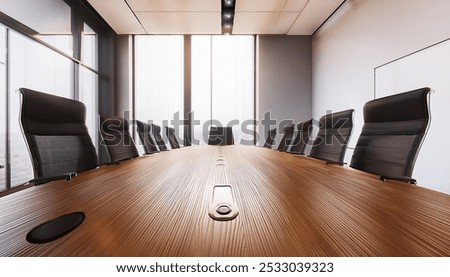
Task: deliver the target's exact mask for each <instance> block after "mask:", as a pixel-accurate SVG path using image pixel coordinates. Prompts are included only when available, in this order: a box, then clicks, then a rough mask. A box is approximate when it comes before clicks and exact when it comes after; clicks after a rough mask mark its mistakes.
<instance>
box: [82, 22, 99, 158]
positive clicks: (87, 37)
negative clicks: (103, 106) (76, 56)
mask: <svg viewBox="0 0 450 277" xmlns="http://www.w3.org/2000/svg"><path fill="white" fill-rule="evenodd" d="M97 37H98V36H97V33H96V32H95V31H94V30H93V28H91V27H90V26H89V25H88V24H86V23H84V24H83V33H82V37H81V62H82V65H79V92H78V100H79V101H81V102H83V103H84V104H85V105H86V125H87V127H88V130H89V134H90V135H91V138H92V139H93V143H94V145H95V146H96V147H97V149H98V142H97V140H96V139H95V138H97V137H98V128H97V114H98V109H97V106H98V105H97V103H98V100H97V98H98V96H97V95H98V73H97V72H96V71H94V70H97V69H98V61H97V59H98V55H97V53H98V50H97V49H98V41H97ZM84 65H86V66H88V67H89V68H87V67H85V66H84ZM92 69H94V70H92Z"/></svg>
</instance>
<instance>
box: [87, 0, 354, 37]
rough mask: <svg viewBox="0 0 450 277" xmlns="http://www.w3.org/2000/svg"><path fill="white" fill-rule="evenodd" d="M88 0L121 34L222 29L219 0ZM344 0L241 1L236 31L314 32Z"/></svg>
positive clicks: (200, 31)
mask: <svg viewBox="0 0 450 277" xmlns="http://www.w3.org/2000/svg"><path fill="white" fill-rule="evenodd" d="M88 1H89V3H90V4H91V5H92V6H93V7H94V8H95V9H96V10H97V11H98V12H99V14H100V15H101V16H102V17H103V18H104V19H105V20H106V21H107V22H108V23H109V25H111V27H112V28H113V29H114V31H116V32H117V33H118V34H145V33H147V34H221V32H222V27H221V21H222V20H221V1H220V0H88ZM344 1H345V0H237V1H236V13H235V18H234V26H233V34H288V35H311V34H312V33H313V32H314V31H315V30H316V29H317V28H318V27H319V26H320V25H321V24H322V23H323V22H324V21H325V20H326V19H327V18H328V16H330V14H331V13H332V12H333V11H334V10H335V9H336V8H337V7H338V6H339V5H340V4H341V3H342V2H344ZM141 24H142V25H141Z"/></svg>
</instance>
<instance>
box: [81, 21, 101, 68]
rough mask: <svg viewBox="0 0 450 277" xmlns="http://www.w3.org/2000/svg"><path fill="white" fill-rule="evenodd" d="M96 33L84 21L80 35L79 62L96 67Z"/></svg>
mask: <svg viewBox="0 0 450 277" xmlns="http://www.w3.org/2000/svg"><path fill="white" fill-rule="evenodd" d="M96 54H97V33H96V32H95V31H94V30H93V29H92V28H91V27H90V26H89V25H87V24H86V23H84V24H83V34H82V37H81V62H82V63H83V64H85V65H87V66H89V67H91V68H93V69H97V55H96Z"/></svg>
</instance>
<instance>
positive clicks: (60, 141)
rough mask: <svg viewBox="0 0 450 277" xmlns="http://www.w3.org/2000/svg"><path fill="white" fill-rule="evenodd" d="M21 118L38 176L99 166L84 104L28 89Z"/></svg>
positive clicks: (61, 173) (25, 90)
mask: <svg viewBox="0 0 450 277" xmlns="http://www.w3.org/2000/svg"><path fill="white" fill-rule="evenodd" d="M19 91H20V92H21V94H22V110H21V114H20V121H21V123H22V130H23V133H24V136H25V138H26V141H27V144H28V148H29V150H30V154H31V159H32V163H33V170H34V176H35V178H42V177H45V178H46V177H53V176H58V175H64V174H67V173H71V172H82V171H85V170H88V169H93V168H96V167H97V166H98V158H97V152H96V150H95V147H94V145H93V144H92V140H91V137H90V136H89V132H88V129H87V126H86V107H85V105H84V104H83V103H81V102H78V101H75V100H72V99H67V98H63V97H59V96H55V95H50V94H46V93H42V92H38V91H34V90H30V89H26V88H21V89H20V90H19Z"/></svg>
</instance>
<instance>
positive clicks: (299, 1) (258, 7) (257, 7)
mask: <svg viewBox="0 0 450 277" xmlns="http://www.w3.org/2000/svg"><path fill="white" fill-rule="evenodd" d="M306 3H308V0H238V1H236V12H281V11H285V12H300V11H302V10H303V8H304V7H305V5H306Z"/></svg>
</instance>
